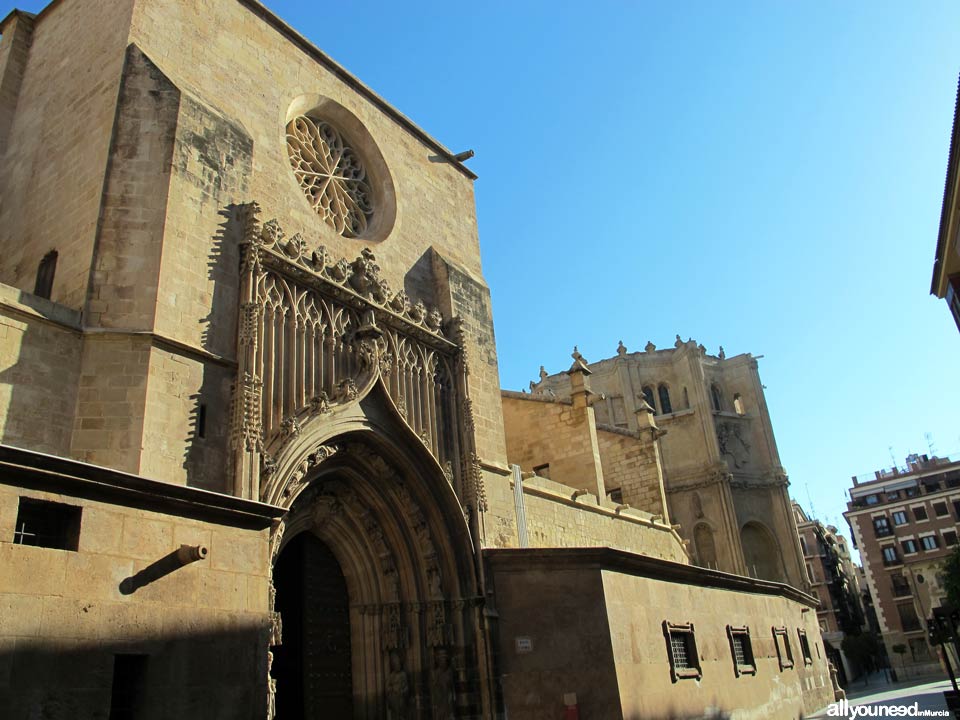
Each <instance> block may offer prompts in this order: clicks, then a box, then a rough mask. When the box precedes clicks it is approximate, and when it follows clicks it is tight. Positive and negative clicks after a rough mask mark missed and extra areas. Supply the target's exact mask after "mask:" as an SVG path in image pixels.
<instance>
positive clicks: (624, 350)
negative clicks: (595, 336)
mask: <svg viewBox="0 0 960 720" xmlns="http://www.w3.org/2000/svg"><path fill="white" fill-rule="evenodd" d="M626 354H627V346H626V345H624V344H623V340H621V341H620V344H619V345H617V355H619V356H620V357H623V356H624V355H626Z"/></svg>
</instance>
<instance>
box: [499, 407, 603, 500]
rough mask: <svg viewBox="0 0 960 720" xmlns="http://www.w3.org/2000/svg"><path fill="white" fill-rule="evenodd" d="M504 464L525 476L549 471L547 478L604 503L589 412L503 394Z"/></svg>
mask: <svg viewBox="0 0 960 720" xmlns="http://www.w3.org/2000/svg"><path fill="white" fill-rule="evenodd" d="M501 399H502V403H503V425H504V432H505V434H506V438H507V459H508V461H509V462H510V463H512V464H516V465H519V466H520V468H521V469H522V470H524V471H525V472H532V471H533V470H534V468H536V467H539V466H542V465H549V466H550V469H549V477H550V479H551V480H554V481H555V482H558V483H561V484H563V485H566V486H568V487H571V488H577V489H582V490H587V491H588V492H591V493H593V494H594V495H598V494H599V495H601V496H602V497H605V492H604V487H605V485H604V478H603V471H602V468H601V465H600V462H599V460H600V457H599V448H598V447H597V436H596V428H595V423H594V422H593V417H592V415H593V412H592V410H591V409H590V408H578V407H575V406H574V405H572V404H570V403H568V402H559V401H551V400H547V399H544V398H534V397H524V396H523V395H521V394H520V393H512V392H507V391H504V392H503V393H502V394H501Z"/></svg>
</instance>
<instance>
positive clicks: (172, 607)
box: [0, 473, 270, 720]
mask: <svg viewBox="0 0 960 720" xmlns="http://www.w3.org/2000/svg"><path fill="white" fill-rule="evenodd" d="M5 475H6V481H5V482H6V483H8V484H0V707H2V708H3V709H4V716H5V717H11V718H21V717H23V718H26V717H50V718H75V717H85V718H102V719H103V720H106V718H107V717H108V715H109V712H110V705H111V687H112V683H113V679H114V677H115V669H114V662H115V658H116V657H117V656H130V655H144V656H146V666H145V667H146V677H145V685H144V688H145V695H144V696H143V697H141V703H142V707H140V708H139V710H138V717H144V718H157V719H158V720H159V719H160V718H168V717H178V716H179V717H204V716H207V717H235V718H250V719H251V720H253V719H254V718H262V717H264V716H265V714H266V668H267V658H266V650H267V635H266V628H267V625H268V622H269V617H268V611H269V609H270V597H269V573H270V560H269V557H268V554H269V552H268V531H267V530H266V529H261V530H257V529H255V528H244V527H241V526H239V525H236V524H232V523H221V522H216V521H211V520H203V519H199V518H198V517H196V516H190V515H184V514H178V513H168V512H164V511H156V510H151V509H147V508H145V507H144V506H142V505H141V506H139V507H136V506H132V505H127V504H123V503H115V502H102V501H99V500H93V499H88V498H83V497H79V496H77V495H74V494H72V493H61V492H51V491H48V490H41V489H37V487H35V486H33V481H28V484H30V487H23V486H17V485H15V484H9V482H10V477H9V473H6V474H5ZM21 498H29V499H34V500H46V501H53V502H58V503H64V504H67V505H71V506H75V507H79V508H81V524H80V534H79V545H78V548H77V550H76V551H69V550H57V549H51V548H46V547H34V546H30V545H23V544H15V543H14V542H13V538H14V529H15V528H14V526H15V522H16V519H17V513H18V507H19V504H20V500H21ZM261 525H262V523H261ZM184 544H185V545H203V546H205V547H207V548H208V551H209V552H208V555H207V557H206V559H205V560H200V561H197V562H193V563H190V564H188V565H185V566H182V567H181V566H179V565H176V564H175V563H174V565H173V566H171V564H170V556H171V553H173V552H174V551H175V550H176V549H177V548H179V547H180V546H181V545H184ZM140 713H142V714H140Z"/></svg>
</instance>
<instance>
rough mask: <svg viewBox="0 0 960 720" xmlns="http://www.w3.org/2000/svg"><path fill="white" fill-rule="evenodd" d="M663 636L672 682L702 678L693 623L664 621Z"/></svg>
mask: <svg viewBox="0 0 960 720" xmlns="http://www.w3.org/2000/svg"><path fill="white" fill-rule="evenodd" d="M663 635H664V638H665V639H666V641H667V658H668V659H669V660H670V677H671V679H672V680H673V682H677V680H680V679H682V678H697V679H699V678H700V677H702V674H703V673H702V672H701V670H700V658H699V656H698V655H697V642H696V639H695V637H694V634H693V623H683V624H678V623H671V622H667V621H666V620H664V621H663Z"/></svg>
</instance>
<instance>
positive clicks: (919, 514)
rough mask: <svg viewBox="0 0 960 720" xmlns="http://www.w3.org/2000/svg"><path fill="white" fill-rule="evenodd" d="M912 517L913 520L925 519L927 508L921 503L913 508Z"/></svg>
mask: <svg viewBox="0 0 960 720" xmlns="http://www.w3.org/2000/svg"><path fill="white" fill-rule="evenodd" d="M913 518H914V520H926V519H927V509H926V508H925V507H924V506H923V505H920V506H918V507H915V508H913Z"/></svg>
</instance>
